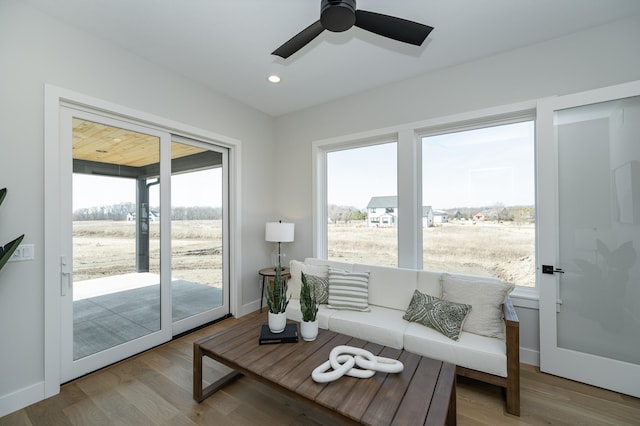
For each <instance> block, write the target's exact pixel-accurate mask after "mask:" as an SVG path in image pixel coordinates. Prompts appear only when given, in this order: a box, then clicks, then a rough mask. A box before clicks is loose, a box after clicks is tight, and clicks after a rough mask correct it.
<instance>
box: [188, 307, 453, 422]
mask: <svg viewBox="0 0 640 426" xmlns="http://www.w3.org/2000/svg"><path fill="white" fill-rule="evenodd" d="M266 323H267V315H266V313H265V314H260V315H256V316H255V317H254V318H252V319H250V320H247V321H244V322H242V323H240V324H238V325H236V326H233V327H230V328H228V329H226V330H223V331H221V332H219V333H217V334H214V335H212V336H209V337H206V338H204V339H201V340H198V341H197V342H195V343H194V345H193V399H195V400H196V401H198V402H201V401H202V400H204V399H205V398H207V397H208V396H210V395H211V394H213V393H214V392H216V391H218V390H219V389H220V388H222V387H223V386H225V385H226V384H227V383H229V382H230V381H232V380H234V379H236V378H238V377H239V376H240V375H244V376H247V377H250V378H252V379H254V380H258V381H260V382H262V383H265V384H266V385H269V386H271V387H273V388H275V389H277V390H279V391H281V392H282V393H284V394H286V395H288V396H290V397H292V398H293V399H295V400H298V401H301V402H303V403H306V404H309V405H311V406H312V407H314V408H316V409H319V410H320V411H322V412H324V413H325V414H328V415H329V416H331V417H333V418H336V419H338V420H339V421H341V422H344V423H361V424H367V425H387V424H392V423H393V424H401V425H414V424H429V425H431V424H433V425H442V424H445V423H446V424H449V425H455V424H456V374H455V373H456V368H455V365H453V364H449V363H446V362H441V361H436V360H434V359H430V358H425V357H422V356H419V355H416V354H412V353H410V352H406V351H404V350H398V349H393V348H389V347H386V346H381V345H377V344H373V343H369V342H366V341H364V340H360V339H356V338H353V337H350V336H346V335H343V334H339V333H335V332H332V331H328V330H320V331H319V333H318V337H317V339H316V340H315V341H313V342H305V341H304V340H302V338H300V341H299V342H298V343H283V344H271V345H259V344H258V336H259V329H260V325H261V324H266ZM338 345H349V346H355V347H361V348H364V349H366V350H368V351H369V352H371V353H373V354H374V355H377V356H383V357H387V358H394V359H399V360H400V361H401V362H402V363H403V364H404V370H403V371H402V372H401V373H398V374H391V373H389V374H387V373H380V372H377V373H376V374H375V375H374V376H373V377H372V378H370V379H357V378H353V377H347V376H344V377H341V378H340V379H338V380H337V381H335V382H330V383H316V382H314V381H313V379H312V378H311V372H312V371H313V369H314V368H316V367H317V366H319V365H320V364H322V363H323V362H325V361H326V360H328V359H329V352H331V349H333V348H334V347H336V346H338ZM205 356H207V357H209V358H212V359H214V360H216V361H218V362H220V363H222V364H224V365H226V366H228V367H230V368H232V369H233V370H234V371H233V372H232V373H230V374H228V375H227V376H225V377H223V378H221V379H220V380H218V381H216V382H214V383H212V384H210V385H208V386H207V387H206V388H204V389H203V387H202V385H203V380H202V359H203V357H205Z"/></svg>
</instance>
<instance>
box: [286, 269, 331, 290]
mask: <svg viewBox="0 0 640 426" xmlns="http://www.w3.org/2000/svg"><path fill="white" fill-rule="evenodd" d="M303 272H304V273H305V275H316V276H318V277H323V278H328V277H329V267H328V266H327V265H310V264H308V263H304V262H300V261H298V260H292V261H291V262H289V273H290V274H291V278H289V280H288V281H287V295H291V297H293V298H294V299H299V298H300V289H301V288H302V273H303Z"/></svg>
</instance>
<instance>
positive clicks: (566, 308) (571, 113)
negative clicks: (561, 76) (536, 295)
mask: <svg viewBox="0 0 640 426" xmlns="http://www.w3.org/2000/svg"><path fill="white" fill-rule="evenodd" d="M537 125H538V127H537V130H538V153H537V155H538V157H537V168H538V170H537V173H538V194H539V202H538V206H539V210H538V211H539V214H538V223H539V245H538V259H539V261H540V265H539V269H538V270H539V285H540V369H541V371H544V372H547V373H551V374H555V375H558V376H563V377H567V378H570V379H573V380H577V381H580V382H584V383H588V384H591V385H594V386H598V387H603V388H606V389H611V390H614V391H616V392H621V393H624V394H628V395H633V396H636V397H640V82H633V83H628V84H624V85H619V86H613V87H609V88H604V89H599V90H594V91H590V92H584V93H579V94H575V95H569V96H562V97H557V98H550V99H547V100H545V101H544V102H541V103H540V105H539V108H538V120H537Z"/></svg>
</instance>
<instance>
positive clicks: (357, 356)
mask: <svg viewBox="0 0 640 426" xmlns="http://www.w3.org/2000/svg"><path fill="white" fill-rule="evenodd" d="M356 366H357V367H359V368H357V367H356ZM330 368H331V369H333V370H332V371H329V372H327V371H328V370H329V369H330ZM403 369H404V365H402V363H401V362H400V361H398V360H396V359H391V358H384V357H381V356H375V355H373V354H372V353H371V352H369V351H367V350H364V349H362V348H354V347H353V346H345V345H341V346H336V347H335V348H333V349H332V350H331V353H330V354H329V360H328V361H325V362H324V363H322V364H321V365H320V366H318V367H317V368H316V369H314V370H313V372H312V373H311V378H312V379H313V380H314V381H316V382H318V383H327V382H333V381H334V380H338V379H339V378H340V377H342V376H344V375H345V374H346V375H347V376H351V377H357V378H360V379H368V378H369V377H372V376H373V375H374V374H376V371H380V372H383V373H399V372H401V371H402V370H403Z"/></svg>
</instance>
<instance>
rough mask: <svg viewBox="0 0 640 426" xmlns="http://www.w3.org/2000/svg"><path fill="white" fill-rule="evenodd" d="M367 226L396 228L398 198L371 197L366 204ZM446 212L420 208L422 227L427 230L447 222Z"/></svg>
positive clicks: (429, 207) (428, 207)
mask: <svg viewBox="0 0 640 426" xmlns="http://www.w3.org/2000/svg"><path fill="white" fill-rule="evenodd" d="M367 212H368V219H367V225H368V226H371V227H389V226H398V197H396V196H386V197H371V200H369V204H367ZM447 220H448V219H447V212H446V211H444V210H434V209H433V208H431V206H422V227H423V228H428V227H431V226H434V224H435V223H444V222H447Z"/></svg>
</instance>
